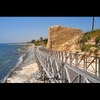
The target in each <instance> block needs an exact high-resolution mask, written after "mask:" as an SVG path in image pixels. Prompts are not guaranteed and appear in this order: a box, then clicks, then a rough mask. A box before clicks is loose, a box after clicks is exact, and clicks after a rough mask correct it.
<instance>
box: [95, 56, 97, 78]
mask: <svg viewBox="0 0 100 100" xmlns="http://www.w3.org/2000/svg"><path fill="white" fill-rule="evenodd" d="M97 74H98V73H97V57H96V60H95V76H97Z"/></svg>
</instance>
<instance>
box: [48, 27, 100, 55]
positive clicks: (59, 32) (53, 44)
mask: <svg viewBox="0 0 100 100" xmlns="http://www.w3.org/2000/svg"><path fill="white" fill-rule="evenodd" d="M47 48H48V49H52V50H58V51H66V52H73V53H74V52H79V53H87V54H89V53H91V54H93V55H94V54H98V55H100V29H96V30H94V31H90V32H86V33H83V32H82V30H81V29H76V28H69V27H64V26H59V25H55V26H51V27H50V28H49V29H48V43H47Z"/></svg>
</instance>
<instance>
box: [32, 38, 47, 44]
mask: <svg viewBox="0 0 100 100" xmlns="http://www.w3.org/2000/svg"><path fill="white" fill-rule="evenodd" d="M47 41H48V38H45V39H43V37H40V39H39V40H35V39H33V40H32V41H31V43H34V44H35V45H36V46H40V45H43V46H46V45H47Z"/></svg>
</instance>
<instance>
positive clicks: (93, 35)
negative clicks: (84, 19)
mask: <svg viewBox="0 0 100 100" xmlns="http://www.w3.org/2000/svg"><path fill="white" fill-rule="evenodd" d="M79 45H80V49H81V51H82V52H89V53H93V54H96V53H97V54H99V52H100V29H96V30H94V31H91V32H87V33H85V34H83V36H82V38H81V39H80V40H79Z"/></svg>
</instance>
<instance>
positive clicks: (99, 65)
mask: <svg viewBox="0 0 100 100" xmlns="http://www.w3.org/2000/svg"><path fill="white" fill-rule="evenodd" d="M98 59H99V62H98V76H99V78H100V58H98Z"/></svg>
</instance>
